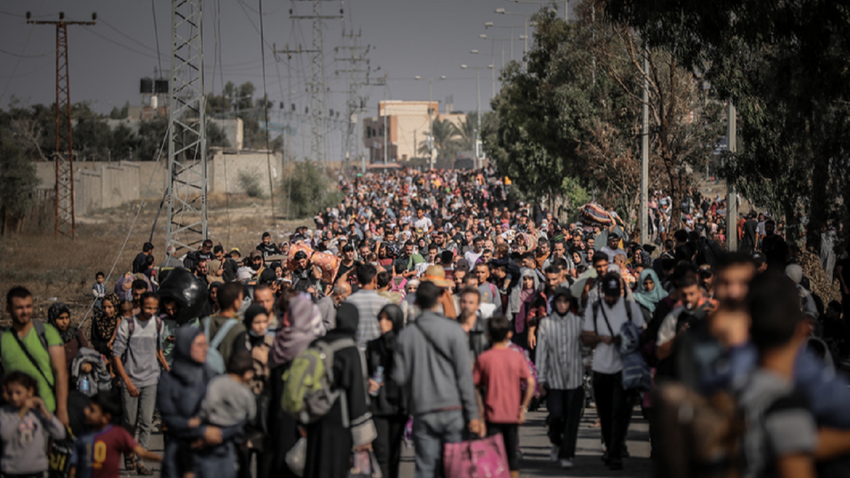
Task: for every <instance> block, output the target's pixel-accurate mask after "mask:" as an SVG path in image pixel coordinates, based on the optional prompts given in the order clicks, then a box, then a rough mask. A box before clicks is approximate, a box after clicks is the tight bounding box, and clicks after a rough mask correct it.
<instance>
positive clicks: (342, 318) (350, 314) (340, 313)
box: [328, 302, 360, 337]
mask: <svg viewBox="0 0 850 478" xmlns="http://www.w3.org/2000/svg"><path fill="white" fill-rule="evenodd" d="M359 323H360V312H359V311H358V310H357V307H355V306H354V304H350V303H348V302H343V303H342V304H339V308H337V309H336V328H335V329H333V330H332V331H331V332H332V333H334V334H335V335H340V336H352V337H353V336H354V334H355V332H357V325H358V324H359ZM328 335H330V334H328Z"/></svg>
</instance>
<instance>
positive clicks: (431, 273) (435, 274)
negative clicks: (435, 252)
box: [420, 266, 454, 288]
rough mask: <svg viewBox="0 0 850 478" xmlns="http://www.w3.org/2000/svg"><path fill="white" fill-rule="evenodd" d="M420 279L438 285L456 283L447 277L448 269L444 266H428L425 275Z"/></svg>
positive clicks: (449, 285)
mask: <svg viewBox="0 0 850 478" xmlns="http://www.w3.org/2000/svg"><path fill="white" fill-rule="evenodd" d="M420 280H421V281H422V282H433V283H434V285H436V286H437V287H443V288H445V287H451V286H453V285H454V283H453V282H452V281H450V280H448V279H446V271H445V269H443V266H428V268H427V269H425V275H423V276H422V277H421V278H420Z"/></svg>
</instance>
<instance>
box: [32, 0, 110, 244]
mask: <svg viewBox="0 0 850 478" xmlns="http://www.w3.org/2000/svg"><path fill="white" fill-rule="evenodd" d="M96 21H97V14H96V13H92V14H91V21H87V22H71V21H67V20H65V12H59V20H58V21H48V20H32V14H31V13H30V12H27V23H30V24H33V25H54V26H56V109H55V116H56V149H55V151H54V155H53V163H54V165H55V166H56V186H55V189H54V198H53V207H54V213H55V225H54V227H55V229H54V234H55V235H56V236H57V237H58V236H59V234H62V235H63V236H70V237H71V238H72V239H73V238H75V237H77V214H76V209H75V207H74V141H73V135H72V127H71V82H70V78H69V77H68V25H94V24H95V22H96Z"/></svg>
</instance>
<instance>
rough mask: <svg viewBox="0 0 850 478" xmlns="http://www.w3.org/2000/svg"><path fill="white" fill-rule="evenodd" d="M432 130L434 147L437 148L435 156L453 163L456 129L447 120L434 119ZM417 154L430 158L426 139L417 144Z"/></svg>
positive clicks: (455, 147)
mask: <svg viewBox="0 0 850 478" xmlns="http://www.w3.org/2000/svg"><path fill="white" fill-rule="evenodd" d="M433 128H434V147H435V148H437V156H438V157H440V158H450V159H451V160H452V163H453V162H454V158H455V155H456V153H457V147H458V143H457V135H458V129H457V127H456V126H455V125H454V124H453V123H452V122H451V121H449V120H447V119H435V120H434V122H433ZM419 154H421V155H424V156H427V157H430V156H431V152H430V151H429V150H428V139H427V138H426V139H423V140H422V141H420V142H419Z"/></svg>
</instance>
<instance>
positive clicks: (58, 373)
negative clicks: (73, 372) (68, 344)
mask: <svg viewBox="0 0 850 478" xmlns="http://www.w3.org/2000/svg"><path fill="white" fill-rule="evenodd" d="M32 311H33V300H32V294H31V293H30V291H28V290H27V289H24V288H23V287H14V288H12V289H10V290H9V292H8V293H7V294H6V312H8V313H9V315H11V316H12V326H11V327H10V328H9V329H7V330H6V331H5V332H3V334H2V336H0V352H2V364H3V372H4V373H5V374H7V375H8V374H9V373H11V372H23V373H25V374H27V375H29V376H30V377H32V378H34V379H35V381H36V382H38V395H39V397H41V399H42V400H44V406H45V407H46V408H47V410H48V411H49V412H51V413H54V412H55V413H56V417H57V418H58V419H59V421H60V422H62V423H63V424H65V426H68V424H69V421H68V369H67V367H66V366H65V347H64V345H63V342H62V337H60V336H59V332H58V331H57V330H56V328H54V327H53V326H52V325H50V324H45V323H44V322H34V321H33V320H32ZM33 329H35V330H33Z"/></svg>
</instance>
